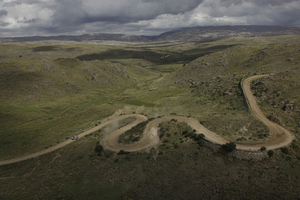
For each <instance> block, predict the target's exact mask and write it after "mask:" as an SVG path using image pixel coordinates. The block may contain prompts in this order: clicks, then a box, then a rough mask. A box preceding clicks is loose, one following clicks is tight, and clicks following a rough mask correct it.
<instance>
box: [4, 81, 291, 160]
mask: <svg viewBox="0 0 300 200" xmlns="http://www.w3.org/2000/svg"><path fill="white" fill-rule="evenodd" d="M265 76H267V75H257V76H252V77H250V78H247V79H246V80H245V81H244V82H243V84H242V87H243V90H244V93H245V95H246V97H247V99H248V102H249V104H250V108H251V111H252V113H253V115H254V116H256V117H257V118H258V119H259V120H261V121H262V122H263V123H264V124H266V125H267V126H268V127H269V129H270V132H271V137H270V138H269V139H268V140H267V141H264V142H256V143H246V142H236V141H234V142H235V143H236V144H237V149H242V150H254V151H255V150H259V149H260V148H261V147H262V146H265V147H266V148H267V149H276V148H280V147H283V146H286V145H289V144H290V143H291V142H292V141H293V139H294V136H293V135H292V134H291V133H290V132H289V131H288V130H286V129H284V128H283V127H281V126H279V125H278V124H275V123H273V122H271V121H270V120H268V119H267V118H266V117H265V116H264V114H263V113H262V111H261V110H260V108H259V107H258V105H257V103H256V100H255V98H254V96H253V94H252V93H251V90H250V83H251V81H253V80H255V79H258V78H262V77H265ZM127 117H134V118H136V120H135V121H134V122H132V123H130V124H128V125H127V126H124V127H122V128H120V129H118V130H116V131H114V132H112V133H110V134H108V135H106V136H105V137H104V138H103V140H102V141H101V144H102V145H103V147H104V148H105V149H109V150H112V151H116V152H118V151H120V150H124V151H129V152H132V151H139V150H142V149H146V148H149V147H153V146H155V145H158V144H159V142H160V140H159V135H158V126H159V124H160V123H161V122H163V121H168V120H171V119H177V120H178V121H179V122H183V121H184V122H186V123H188V124H189V125H190V126H191V127H192V128H193V129H195V130H196V131H197V133H203V134H204V135H205V139H206V140H208V141H210V142H212V143H215V144H225V143H227V142H230V141H229V140H227V139H225V138H223V137H221V136H220V135H217V134H216V133H214V132H212V131H210V130H208V129H207V128H205V127H204V126H203V125H201V124H200V123H199V122H198V121H197V120H196V119H193V118H188V117H183V116H167V117H162V118H157V119H155V120H152V121H151V122H149V123H148V124H147V126H146V128H145V130H144V133H143V137H142V139H141V140H140V141H138V142H136V143H134V144H130V145H122V144H119V143H118V138H119V136H120V135H121V134H122V133H124V132H125V131H127V130H129V129H131V128H132V127H133V126H136V125H137V124H138V123H140V122H143V121H146V120H147V117H145V116H143V115H139V114H130V115H122V116H118V117H115V118H112V119H109V120H107V121H105V122H103V123H101V124H100V125H98V126H96V127H94V128H92V129H89V130H87V131H85V132H83V133H81V134H80V135H78V136H79V137H83V136H85V135H88V134H91V133H93V132H95V131H97V130H99V129H101V128H103V127H105V126H106V125H108V124H110V123H113V122H114V121H117V120H122V119H124V118H127ZM283 132H284V133H285V134H283ZM73 141H74V140H71V139H69V140H66V141H64V142H62V143H60V144H58V145H55V146H53V147H50V148H48V149H45V150H42V151H39V152H36V153H33V154H30V155H26V156H22V157H18V158H13V159H9V160H3V161H0V166H1V165H6V164H11V163H16V162H20V161H23V160H27V159H30V158H34V157H37V156H40V155H43V154H46V153H49V152H52V151H54V150H56V149H59V148H61V147H63V146H65V145H67V144H70V143H71V142H73Z"/></svg>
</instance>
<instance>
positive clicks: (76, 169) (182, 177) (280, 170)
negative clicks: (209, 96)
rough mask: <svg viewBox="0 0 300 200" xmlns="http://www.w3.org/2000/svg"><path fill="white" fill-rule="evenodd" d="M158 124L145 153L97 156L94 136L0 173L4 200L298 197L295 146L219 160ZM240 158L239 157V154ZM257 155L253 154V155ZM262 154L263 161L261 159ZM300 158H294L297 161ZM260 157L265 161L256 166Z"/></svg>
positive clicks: (211, 150)
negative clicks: (159, 133) (157, 138)
mask: <svg viewBox="0 0 300 200" xmlns="http://www.w3.org/2000/svg"><path fill="white" fill-rule="evenodd" d="M178 127H181V126H179V125H178V123H176V122H168V123H164V124H162V125H161V129H163V130H164V131H166V130H169V131H168V132H165V136H163V138H162V140H163V142H162V143H161V145H160V146H159V147H158V148H157V149H151V150H150V151H149V152H136V153H130V154H124V155H118V154H117V153H114V152H109V151H105V152H102V154H100V155H98V156H97V153H96V152H95V151H94V148H95V146H96V143H97V141H99V139H101V135H100V138H99V135H98V134H93V135H91V136H88V137H84V138H81V139H79V140H78V141H76V142H74V143H72V144H70V145H68V146H66V147H64V148H62V149H60V150H58V151H55V152H52V153H50V154H47V155H44V156H41V157H38V158H35V159H31V160H27V161H24V162H22V163H16V164H12V165H8V166H1V167H0V177H1V178H0V184H1V188H0V197H1V198H2V199H170V198H171V199H199V198H200V199H212V198H216V199H221V198H224V197H226V198H233V199H236V198H241V199H245V198H251V199H261V198H264V199H294V198H295V197H298V195H299V194H300V193H299V192H300V191H299V184H300V183H299V170H300V168H299V164H300V160H299V159H300V158H299V153H300V152H299V147H297V146H292V147H290V148H288V154H285V153H283V152H282V151H281V150H280V149H279V150H276V151H275V154H274V155H273V156H272V157H270V158H269V157H268V155H267V153H266V152H263V153H257V152H253V153H249V152H239V154H237V155H235V156H243V157H244V158H245V154H246V155H247V156H248V159H250V158H254V160H252V159H250V160H246V159H236V158H235V157H232V155H231V154H228V155H226V154H223V153H222V151H221V149H220V147H218V146H213V145H211V144H209V143H206V142H204V144H202V145H201V146H199V144H197V143H196V142H195V141H193V140H191V139H190V138H186V137H184V136H183V135H182V134H181V133H180V132H178ZM237 153H238V152H237ZM257 154H258V155H257ZM262 154H263V155H262ZM297 156H298V157H297ZM257 158H260V159H261V158H264V159H262V160H257Z"/></svg>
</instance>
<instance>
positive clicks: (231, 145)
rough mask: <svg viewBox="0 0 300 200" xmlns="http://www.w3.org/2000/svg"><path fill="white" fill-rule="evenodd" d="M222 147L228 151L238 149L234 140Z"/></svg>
mask: <svg viewBox="0 0 300 200" xmlns="http://www.w3.org/2000/svg"><path fill="white" fill-rule="evenodd" d="M222 147H223V148H224V149H225V150H226V151H228V152H232V151H234V150H236V144H235V143H233V142H229V143H226V144H223V145H222Z"/></svg>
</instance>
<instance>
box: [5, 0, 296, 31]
mask: <svg viewBox="0 0 300 200" xmlns="http://www.w3.org/2000/svg"><path fill="white" fill-rule="evenodd" d="M299 13H300V1H299V0H109V1H104V0H103V1H98V0H22V1H15V0H3V1H0V17H1V24H2V28H1V29H0V36H7V35H11V36H14V35H16V36H20V35H59V34H83V33H92V32H105V33H125V34H147V35H153V34H159V33H161V32H164V31H167V30H170V29H176V28H180V27H189V26H206V25H287V26H288V25H293V26H297V25H300V20H299Z"/></svg>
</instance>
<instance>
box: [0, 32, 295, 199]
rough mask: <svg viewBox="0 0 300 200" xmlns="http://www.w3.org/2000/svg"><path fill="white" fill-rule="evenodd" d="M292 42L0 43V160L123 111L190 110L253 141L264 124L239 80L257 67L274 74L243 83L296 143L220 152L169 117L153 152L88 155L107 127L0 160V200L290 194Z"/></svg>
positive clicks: (221, 130)
mask: <svg viewBox="0 0 300 200" xmlns="http://www.w3.org/2000/svg"><path fill="white" fill-rule="evenodd" d="M299 39H300V38H299V36H277V37H253V38H229V39H222V40H214V41H205V42H189V43H182V42H172V43H143V44H126V45H124V44H119V45H107V46H106V45H92V44H89V45H87V44H76V45H75V44H61V45H42V44H1V45H0V90H1V93H0V102H1V103H0V125H1V129H0V136H1V140H0V160H5V159H9V158H13V157H17V156H22V155H27V154H29V153H34V152H36V151H39V150H42V149H45V148H49V147H50V146H53V145H55V144H57V143H60V142H62V141H64V140H66V139H69V138H70V137H72V136H73V135H76V134H79V133H81V132H83V130H86V129H89V128H91V127H94V126H95V125H96V124H99V123H100V122H101V121H103V120H105V119H106V118H108V117H110V116H112V115H120V114H129V113H133V112H135V113H140V114H144V115H146V116H147V117H148V118H156V117H159V116H163V115H170V114H173V115H175V114H177V115H184V116H191V117H193V118H197V119H198V120H199V122H200V123H202V124H203V125H204V126H205V127H207V128H208V129H210V130H212V131H214V132H216V133H217V134H220V135H222V136H224V137H226V138H228V139H230V140H232V141H247V142H257V141H263V140H266V139H267V138H268V133H269V130H268V128H267V127H266V126H265V125H264V124H262V123H261V122H260V121H258V120H257V119H256V118H255V117H253V116H252V114H251V112H249V111H248V110H247V109H246V107H245V105H244V102H243V97H242V92H241V89H240V87H239V84H240V81H241V80H242V79H243V78H246V77H249V76H252V75H255V74H265V73H267V74H268V73H274V74H273V75H271V77H270V78H265V79H263V80H257V81H254V82H253V84H252V90H253V93H254V94H255V96H256V98H257V100H258V103H259V105H260V107H261V108H262V110H263V112H264V113H265V114H266V116H268V118H269V119H271V120H273V121H274V122H276V123H279V124H281V125H284V126H285V127H286V128H287V129H288V130H290V131H291V132H292V133H294V134H295V136H296V140H295V141H294V142H293V143H292V144H291V145H290V146H289V147H286V148H283V149H278V150H275V151H274V155H273V156H269V155H268V150H267V151H262V152H260V151H258V152H252V153H251V152H244V151H235V152H233V153H229V154H228V153H225V152H224V149H222V148H220V146H217V145H213V144H211V143H208V142H201V143H199V142H196V141H194V140H193V139H191V138H189V137H185V135H182V133H181V131H179V130H181V126H182V125H180V124H178V123H176V122H175V121H173V122H166V123H163V124H161V127H160V130H161V131H164V133H163V134H162V132H161V134H162V135H161V144H160V145H159V146H158V147H157V148H156V149H151V150H149V151H140V152H135V153H130V154H124V155H118V154H117V153H114V152H110V151H103V152H102V153H101V154H98V155H97V153H96V152H95V150H94V149H95V146H96V144H97V142H98V141H101V139H102V138H103V136H104V135H105V134H109V132H110V131H111V130H112V129H115V128H117V126H114V127H106V128H104V129H103V130H101V131H100V132H96V133H93V134H91V135H89V136H86V137H84V138H80V139H79V140H77V141H75V142H74V143H71V144H70V145H68V146H66V147H63V148H61V149H59V150H57V151H54V152H52V153H49V154H46V155H43V156H40V157H37V158H34V159H31V160H27V161H23V162H20V163H16V164H12V165H7V166H1V167H0V185H1V188H0V199H97V198H98V199H99V198H100V199H220V198H233V199H238V198H240V199H244V198H249V197H250V198H251V199H261V198H266V199H295V198H298V197H299V194H300V191H299V184H300V183H299V180H298V179H299V171H300V168H299V166H300V161H299V160H300V156H299V155H300V154H299V153H300V152H299V150H300V148H299V146H300V143H299V133H298V132H297V131H300V130H298V128H299V127H296V126H297V125H299V121H300V120H299V119H300V113H299V105H300V104H299V102H298V100H299V99H300V96H299V94H300V93H299V83H300V71H299V67H300V64H299V63H300V51H299V50H300V43H299V41H300V40H299ZM166 55H169V56H167V57H166ZM162 57H163V58H162ZM284 77H287V78H284ZM131 120H132V119H128V120H127V121H126V120H125V121H124V122H120V123H118V124H119V125H120V126H122V124H126V123H127V122H129V121H131ZM133 139H134V138H133ZM270 155H271V154H270Z"/></svg>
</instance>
